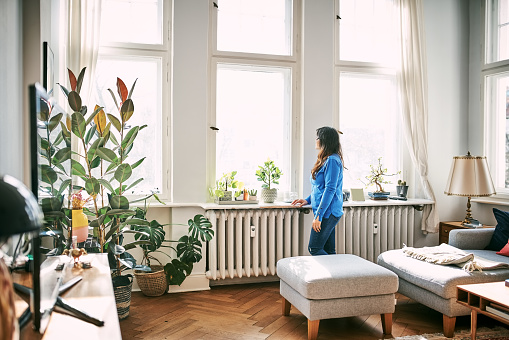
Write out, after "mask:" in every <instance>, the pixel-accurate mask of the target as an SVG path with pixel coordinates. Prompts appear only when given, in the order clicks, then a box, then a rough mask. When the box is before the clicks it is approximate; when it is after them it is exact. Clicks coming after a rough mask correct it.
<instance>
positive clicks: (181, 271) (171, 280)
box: [164, 259, 193, 286]
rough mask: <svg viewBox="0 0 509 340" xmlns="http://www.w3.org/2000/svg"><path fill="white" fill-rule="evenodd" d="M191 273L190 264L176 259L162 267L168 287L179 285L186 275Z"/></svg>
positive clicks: (191, 265)
mask: <svg viewBox="0 0 509 340" xmlns="http://www.w3.org/2000/svg"><path fill="white" fill-rule="evenodd" d="M192 271H193V264H192V263H184V262H180V261H179V260H177V259H173V260H172V261H171V262H170V263H167V264H166V265H165V266H164V272H165V273H166V281H168V284H170V285H179V286H180V285H181V284H182V282H184V280H185V279H186V277H187V276H188V275H190V274H191V272H192Z"/></svg>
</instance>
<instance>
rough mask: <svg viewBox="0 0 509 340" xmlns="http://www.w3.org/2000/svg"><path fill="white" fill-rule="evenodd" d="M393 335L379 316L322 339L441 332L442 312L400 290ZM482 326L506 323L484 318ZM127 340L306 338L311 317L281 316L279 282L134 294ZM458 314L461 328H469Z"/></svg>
mask: <svg viewBox="0 0 509 340" xmlns="http://www.w3.org/2000/svg"><path fill="white" fill-rule="evenodd" d="M396 299H397V304H396V311H395V313H394V314H393V326H392V335H384V334H383V333H382V324H381V320H380V315H362V316H356V317H349V318H340V319H329V320H322V321H320V328H319V331H318V339H321V340H328V339H349V340H375V339H384V338H392V337H395V336H406V335H415V334H425V333H435V332H441V331H442V315H441V314H440V313H438V312H436V311H434V310H432V309H430V308H428V307H426V306H424V305H421V304H419V303H416V302H415V301H413V300H411V299H409V298H407V297H406V296H403V295H401V294H396ZM478 323H479V327H482V326H486V327H493V326H495V325H496V326H503V324H502V323H499V322H497V321H494V320H491V319H490V318H487V317H484V316H482V315H480V316H479V319H478ZM506 327H507V326H506ZM120 328H121V331H122V339H124V340H131V339H132V340H159V339H186V340H198V339H203V340H205V339H206V340H217V339H235V340H239V339H240V340H243V339H246V340H251V339H270V340H277V339H288V340H301V339H302V340H305V339H307V319H306V317H305V316H304V315H302V313H300V312H299V311H298V310H297V309H295V308H294V307H293V306H292V308H291V310H290V316H283V315H281V296H280V295H279V283H278V282H269V283H256V284H246V285H231V286H215V287H212V288H211V290H209V291H200V292H186V293H172V294H164V295H163V296H158V297H148V296H145V295H143V294H142V293H141V292H133V294H132V301H131V309H130V315H129V317H128V318H127V319H125V320H122V321H120ZM469 328H470V317H469V316H463V317H458V318H457V322H456V329H457V330H460V329H469Z"/></svg>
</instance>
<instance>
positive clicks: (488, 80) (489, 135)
mask: <svg viewBox="0 0 509 340" xmlns="http://www.w3.org/2000/svg"><path fill="white" fill-rule="evenodd" d="M485 13H486V15H485V25H486V29H485V32H486V35H485V39H484V46H485V56H484V57H485V58H484V60H485V62H484V66H483V70H482V76H483V82H484V89H485V102H484V109H485V113H486V114H485V118H486V124H485V127H486V131H485V137H486V155H487V158H488V162H489V163H490V170H491V174H492V178H493V182H494V184H495V189H496V191H497V194H499V195H502V196H506V197H509V1H507V0H487V1H486V2H485Z"/></svg>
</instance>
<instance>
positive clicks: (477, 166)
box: [444, 152, 496, 224]
mask: <svg viewBox="0 0 509 340" xmlns="http://www.w3.org/2000/svg"><path fill="white" fill-rule="evenodd" d="M444 193H445V194H447V195H454V196H464V197H468V201H467V215H466V216H465V219H464V220H463V222H462V224H470V223H473V222H474V223H478V221H477V220H475V219H473V218H472V211H471V210H470V207H471V205H470V199H471V198H472V197H486V196H491V195H493V194H495V193H496V192H495V187H494V186H493V181H492V180H491V175H490V169H489V168H488V162H487V161H486V157H481V156H472V155H470V152H468V154H467V155H466V156H456V157H454V158H453V160H452V166H451V172H450V173H449V180H448V181H447V186H446V187H445V191H444Z"/></svg>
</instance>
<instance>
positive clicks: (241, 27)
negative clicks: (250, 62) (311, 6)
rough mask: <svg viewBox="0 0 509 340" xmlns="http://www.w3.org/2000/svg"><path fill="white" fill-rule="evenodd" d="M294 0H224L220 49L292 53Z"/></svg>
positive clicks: (219, 18)
mask: <svg viewBox="0 0 509 340" xmlns="http://www.w3.org/2000/svg"><path fill="white" fill-rule="evenodd" d="M291 37H292V1H291V0H220V2H219V8H218V13H217V49H218V50H219V51H232V52H246V53H261V54H277V55H290V54H291V51H292V42H291Z"/></svg>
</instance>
